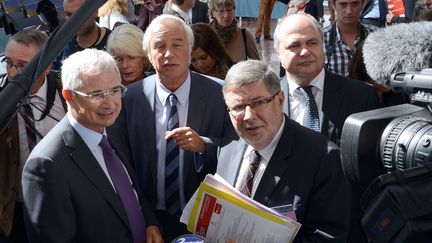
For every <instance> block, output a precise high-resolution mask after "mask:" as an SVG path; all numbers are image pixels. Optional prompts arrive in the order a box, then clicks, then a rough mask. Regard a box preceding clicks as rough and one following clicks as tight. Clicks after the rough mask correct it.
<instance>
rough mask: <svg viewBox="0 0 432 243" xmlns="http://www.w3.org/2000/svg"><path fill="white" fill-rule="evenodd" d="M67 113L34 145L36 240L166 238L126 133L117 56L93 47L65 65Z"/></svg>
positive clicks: (30, 207)
mask: <svg viewBox="0 0 432 243" xmlns="http://www.w3.org/2000/svg"><path fill="white" fill-rule="evenodd" d="M62 81H63V92H62V93H63V96H64V97H65V99H66V101H67V103H68V109H69V111H68V113H67V115H66V117H65V118H64V119H62V120H61V121H60V122H59V123H58V124H57V126H55V127H54V128H53V129H52V130H51V131H50V132H49V133H48V135H47V136H45V138H44V139H42V141H41V142H40V143H39V144H38V145H37V146H36V147H35V149H34V150H33V151H32V153H31V154H30V156H29V158H28V160H27V163H26V165H25V167H24V171H23V178H22V185H23V192H24V205H25V208H26V212H25V215H26V217H27V221H26V223H28V225H27V226H28V231H29V234H30V237H29V239H30V241H31V242H113V243H114V242H134V243H136V242H162V237H161V235H160V231H159V228H158V227H157V226H156V225H157V224H158V222H157V221H156V218H155V215H154V212H153V211H152V209H151V206H150V205H149V203H147V201H146V200H145V199H144V198H143V197H142V195H141V191H140V188H139V183H138V182H137V179H136V177H135V175H134V173H133V171H132V169H131V167H130V164H129V157H128V151H127V148H125V147H124V142H123V141H122V140H121V136H117V135H118V134H117V133H112V132H111V131H110V130H108V129H106V128H107V127H109V126H111V125H112V124H113V123H114V121H115V120H116V118H117V116H118V114H119V113H120V110H121V96H122V95H123V94H124V92H126V88H125V87H124V86H122V85H121V78H120V72H119V70H118V68H117V65H116V62H115V60H114V59H113V58H112V57H111V56H110V55H109V54H108V53H106V52H104V51H99V50H95V49H86V50H84V51H81V52H76V53H74V54H72V55H71V56H70V57H69V58H67V59H66V60H65V61H64V62H63V66H62Z"/></svg>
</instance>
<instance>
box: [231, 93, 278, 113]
mask: <svg viewBox="0 0 432 243" xmlns="http://www.w3.org/2000/svg"><path fill="white" fill-rule="evenodd" d="M279 93H280V91H278V92H276V94H274V95H272V96H271V97H270V98H268V99H260V100H255V101H252V102H250V103H248V104H243V105H236V106H234V107H228V108H227V111H228V112H229V113H231V115H233V116H236V117H238V116H243V115H244V113H245V111H246V107H247V106H249V107H250V108H252V109H253V110H254V111H260V110H261V109H262V108H263V107H264V105H265V104H268V103H270V102H272V101H273V100H274V99H275V97H276V95H278V94H279Z"/></svg>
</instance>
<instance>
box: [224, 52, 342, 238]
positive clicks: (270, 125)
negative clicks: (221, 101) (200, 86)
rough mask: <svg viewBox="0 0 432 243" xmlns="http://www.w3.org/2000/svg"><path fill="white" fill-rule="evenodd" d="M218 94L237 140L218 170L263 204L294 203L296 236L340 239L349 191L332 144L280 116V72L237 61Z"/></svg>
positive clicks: (249, 62) (270, 205) (258, 64)
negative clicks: (223, 98) (253, 157)
mask: <svg viewBox="0 0 432 243" xmlns="http://www.w3.org/2000/svg"><path fill="white" fill-rule="evenodd" d="M223 93H224V97H225V102H226V105H227V107H228V110H229V113H230V118H231V122H232V124H233V126H234V128H235V130H236V131H237V134H238V135H239V136H240V139H239V140H237V141H233V142H231V143H230V144H228V145H227V146H225V147H222V149H221V152H220V155H219V158H218V167H217V173H218V174H219V175H221V176H222V177H223V178H225V179H226V180H227V181H228V182H229V183H230V184H231V185H233V186H234V187H235V188H237V189H238V190H239V191H241V192H243V193H244V194H246V195H247V196H250V197H251V198H252V199H254V200H255V201H258V202H260V203H262V204H264V205H265V206H267V207H292V210H293V211H294V213H295V216H296V218H297V221H298V222H300V223H301V224H302V227H301V229H300V232H299V233H298V235H297V236H296V238H295V240H294V242H345V241H346V236H347V233H348V227H349V226H348V223H349V220H350V190H349V185H348V182H347V180H346V179H345V177H344V174H343V172H342V168H341V163H340V157H339V150H338V148H337V146H336V145H334V144H333V143H332V142H331V141H329V140H328V139H327V138H326V137H325V136H323V135H321V134H319V133H317V132H314V131H312V130H310V129H307V128H304V127H302V126H301V125H299V124H297V123H296V122H294V121H292V120H290V119H289V118H288V117H286V115H284V114H283V112H282V106H283V104H284V99H285V95H284V92H283V91H281V89H280V83H279V78H278V75H276V74H275V73H274V72H273V71H271V69H270V68H269V67H268V66H267V65H266V64H265V63H263V62H260V61H255V60H249V61H245V62H241V63H238V64H236V65H234V66H233V67H232V68H231V69H230V70H229V72H228V74H227V76H226V79H225V83H224V86H223ZM254 155H255V156H257V158H258V159H253V162H251V161H250V160H251V157H252V156H254ZM233 240H235V239H233Z"/></svg>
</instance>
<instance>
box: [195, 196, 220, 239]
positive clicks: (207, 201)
mask: <svg viewBox="0 0 432 243" xmlns="http://www.w3.org/2000/svg"><path fill="white" fill-rule="evenodd" d="M215 206H216V198H215V197H213V196H211V195H208V194H205V195H204V199H203V203H202V207H201V211H200V214H199V217H198V222H197V227H196V233H197V234H199V235H202V236H206V234H207V228H208V225H209V223H210V220H211V216H212V214H213V210H214V208H215Z"/></svg>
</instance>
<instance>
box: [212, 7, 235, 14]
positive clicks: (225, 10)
mask: <svg viewBox="0 0 432 243" xmlns="http://www.w3.org/2000/svg"><path fill="white" fill-rule="evenodd" d="M234 10H235V8H230V9H215V12H216V13H217V14H218V15H223V14H224V13H227V14H233V13H234Z"/></svg>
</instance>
